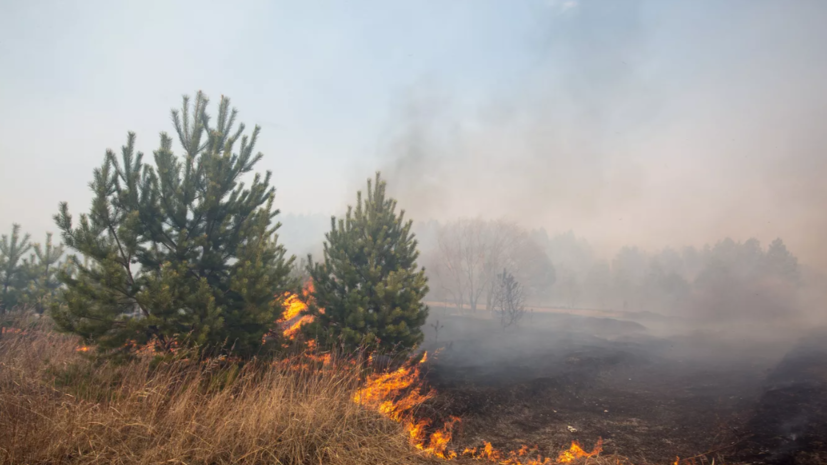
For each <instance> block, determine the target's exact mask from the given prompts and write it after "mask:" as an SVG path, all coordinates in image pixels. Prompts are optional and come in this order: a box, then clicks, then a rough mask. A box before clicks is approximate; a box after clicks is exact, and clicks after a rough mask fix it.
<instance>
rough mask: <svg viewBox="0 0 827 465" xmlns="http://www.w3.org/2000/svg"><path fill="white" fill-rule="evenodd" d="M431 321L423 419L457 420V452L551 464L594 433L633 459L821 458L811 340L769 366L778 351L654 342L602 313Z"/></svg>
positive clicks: (826, 357)
mask: <svg viewBox="0 0 827 465" xmlns="http://www.w3.org/2000/svg"><path fill="white" fill-rule="evenodd" d="M440 319H442V322H443V324H444V325H445V329H443V330H442V331H441V332H440V342H439V343H437V342H436V341H430V342H429V343H428V345H429V346H431V347H432V348H434V347H438V346H439V347H444V349H443V350H442V352H440V353H439V355H438V356H437V358H436V361H435V362H434V363H432V364H431V366H430V369H429V372H428V378H429V382H430V384H431V385H432V386H433V387H434V388H435V389H436V390H437V392H438V396H437V398H436V399H435V400H434V401H433V402H432V403H431V404H430V405H429V406H428V407H427V410H428V411H427V412H423V414H426V415H428V416H431V417H435V418H437V419H443V418H447V416H448V415H455V416H458V417H460V418H462V423H461V425H460V427H459V428H458V429H457V430H456V431H455V435H454V436H455V439H454V443H455V445H456V446H457V447H458V448H460V449H462V448H464V447H474V446H479V445H481V444H482V442H483V441H484V440H485V441H489V442H491V443H492V444H493V445H494V446H495V447H497V448H501V449H508V450H510V449H517V448H519V447H520V446H521V445H522V444H528V445H531V446H533V445H537V446H539V448H540V450H541V451H542V452H544V453H546V454H548V455H554V454H556V453H557V451H559V450H560V449H561V448H562V447H567V446H568V445H569V444H570V443H571V441H572V440H577V441H579V442H580V443H581V444H582V445H583V446H584V448H587V449H588V448H591V447H592V445H594V444H595V443H596V442H597V441H598V439H599V438H602V439H603V446H604V447H603V448H604V452H605V453H609V454H612V453H617V454H619V455H621V456H626V457H628V458H629V459H631V460H632V461H633V462H634V463H647V462H648V463H653V462H654V463H672V462H674V460H675V457H676V456H679V457H681V458H688V457H698V456H701V455H703V456H704V457H706V458H707V459H708V460H711V459H712V458H718V461H719V463H720V460H725V461H727V462H745V463H825V462H827V460H825V459H827V444H825V438H827V428H825V426H827V389H826V388H825V386H827V376H825V374H827V350H822V349H823V347H819V346H818V344H814V343H812V342H810V343H807V344H804V345H800V346H799V347H797V348H795V349H794V350H792V351H790V352H789V353H788V354H787V356H786V357H785V358H782V357H781V355H783V354H784V353H786V352H788V350H789V348H782V349H779V348H777V347H776V348H770V347H766V346H761V347H749V346H748V345H746V346H745V345H744V344H741V343H738V341H735V342H727V343H722V342H720V340H719V339H720V338H719V337H714V338H713V337H709V336H705V335H702V334H692V335H687V336H682V337H675V336H673V337H670V338H656V337H652V336H649V335H648V334H647V333H648V331H647V329H646V326H645V325H644V324H640V323H637V322H633V321H621V320H613V319H607V318H589V317H574V316H571V315H554V314H545V315H532V317H531V320H529V321H525V322H523V323H522V324H521V328H519V329H513V328H510V329H508V330H502V329H498V328H495V327H494V326H493V323H492V322H490V321H485V320H481V319H472V318H467V317H458V316H455V317H450V316H446V315H442V316H441V317H440ZM452 326H453V327H454V330H453V331H452V330H451V329H450V328H451V327H452ZM825 340H826V341H827V339H825ZM779 350H780V351H779ZM776 353H777V354H780V355H773V354H776Z"/></svg>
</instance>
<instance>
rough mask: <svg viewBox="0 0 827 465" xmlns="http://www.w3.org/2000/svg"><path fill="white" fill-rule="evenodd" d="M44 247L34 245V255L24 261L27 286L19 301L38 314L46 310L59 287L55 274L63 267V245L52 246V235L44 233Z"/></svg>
mask: <svg viewBox="0 0 827 465" xmlns="http://www.w3.org/2000/svg"><path fill="white" fill-rule="evenodd" d="M44 244H45V246H44V247H41V245H40V244H34V253H33V254H31V256H30V257H29V259H28V260H27V261H26V265H27V268H28V274H29V276H28V281H29V282H28V286H27V287H26V289H25V292H24V293H23V296H22V298H21V301H22V302H23V303H24V304H26V305H29V306H31V307H32V308H34V310H35V311H37V312H38V313H43V311H44V310H45V309H46V308H48V307H49V306H50V305H51V303H52V301H53V300H54V298H55V297H56V295H57V292H58V289H59V288H60V286H61V283H60V280H58V277H57V274H58V271H59V270H60V269H61V268H65V265H62V264H61V263H60V258H61V257H62V256H63V250H64V248H63V244H57V245H54V244H52V233H46V242H45V243H44Z"/></svg>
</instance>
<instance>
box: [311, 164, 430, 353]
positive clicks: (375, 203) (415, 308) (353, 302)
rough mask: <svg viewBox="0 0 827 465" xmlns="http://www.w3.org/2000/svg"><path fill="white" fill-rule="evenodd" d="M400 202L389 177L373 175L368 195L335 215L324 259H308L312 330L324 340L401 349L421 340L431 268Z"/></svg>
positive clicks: (327, 343)
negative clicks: (390, 190)
mask: <svg viewBox="0 0 827 465" xmlns="http://www.w3.org/2000/svg"><path fill="white" fill-rule="evenodd" d="M395 210H396V201H395V200H393V199H389V198H386V197H385V182H384V181H382V180H381V179H380V176H379V173H377V174H376V179H375V181H374V183H371V181H370V180H368V189H367V196H366V197H365V198H364V199H363V197H362V193H361V191H360V192H359V193H358V194H357V200H356V208H355V209H354V208H352V207H349V208H348V211H347V214H346V215H345V217H344V218H343V219H339V220H338V222H337V221H336V218H331V230H330V232H329V233H327V234H326V238H327V241H326V242H325V244H324V262H323V263H317V264H313V263H312V260H311V261H310V263H311V265H310V266H309V273H310V276H311V278H312V280H313V285H314V288H315V292H314V300H315V302H314V303H313V305H311V306H310V309H309V311H310V313H311V314H313V315H315V317H316V318H315V320H314V323H313V324H311V325H308V326H307V331H308V335H309V336H310V337H315V338H316V339H317V341H319V343H320V344H321V345H322V347H328V348H329V347H332V346H339V345H341V346H343V347H344V348H345V349H346V350H354V349H356V348H358V347H364V348H366V349H367V350H369V351H378V352H385V353H388V352H395V351H396V352H402V351H408V350H411V349H412V348H414V347H415V346H416V345H417V344H419V343H420V342H422V339H423V337H424V336H423V333H422V328H421V327H422V325H423V324H425V319H426V318H427V316H428V307H427V306H426V305H425V304H424V303H423V302H422V299H423V298H424V297H425V294H426V293H427V292H428V286H427V278H426V277H425V270H424V268H419V269H418V268H417V264H416V259H417V257H418V255H419V252H418V251H417V248H416V246H417V242H416V240H415V239H414V235H413V234H412V233H411V225H412V222H411V221H410V220H409V221H407V222H406V221H404V211H401V212H400V213H399V214H396V212H395Z"/></svg>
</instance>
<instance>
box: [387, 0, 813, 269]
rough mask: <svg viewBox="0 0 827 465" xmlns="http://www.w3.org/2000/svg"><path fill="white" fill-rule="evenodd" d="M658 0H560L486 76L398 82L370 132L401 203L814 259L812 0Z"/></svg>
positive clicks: (611, 247) (606, 237)
mask: <svg viewBox="0 0 827 465" xmlns="http://www.w3.org/2000/svg"><path fill="white" fill-rule="evenodd" d="M672 6H674V5H665V4H663V3H661V2H655V1H639V2H622V3H620V2H579V3H578V2H567V7H565V8H563V7H560V5H558V8H556V9H547V10H542V11H538V15H537V16H538V20H537V22H536V24H534V25H531V26H530V27H531V28H532V30H531V34H529V35H530V36H531V37H532V38H533V39H532V40H533V42H532V43H531V47H533V50H534V57H535V63H534V64H533V65H532V66H531V67H530V71H528V72H526V73H522V74H521V75H519V76H517V77H515V78H514V82H510V83H508V85H504V86H502V88H501V90H500V91H499V92H498V93H496V94H493V95H492V94H487V95H486V96H485V97H481V98H479V99H476V100H474V101H461V100H459V99H458V98H455V97H453V95H452V89H451V87H450V85H449V84H446V83H441V82H439V81H436V80H423V81H421V82H420V83H418V84H417V85H414V86H413V87H412V88H411V89H410V90H409V92H408V93H407V94H406V95H404V96H401V97H400V98H399V101H398V102H397V104H396V106H395V113H394V117H393V119H392V121H391V123H390V124H389V126H388V128H387V131H386V133H385V135H384V137H383V139H382V144H381V150H380V152H381V154H382V157H383V158H382V163H381V165H382V166H383V171H384V172H385V174H386V176H388V177H389V183H390V186H391V191H392V193H393V194H394V195H395V196H397V197H398V198H399V200H400V205H402V206H404V207H405V208H406V209H407V210H408V212H409V213H410V215H411V216H412V217H413V218H415V219H418V220H425V219H432V218H433V219H438V220H448V219H452V218H456V217H458V216H465V217H474V216H477V215H480V216H483V217H487V218H503V217H505V218H508V219H511V220H514V221H517V222H519V223H520V224H523V225H525V226H526V227H529V228H539V227H544V228H546V229H547V230H548V231H566V230H569V229H573V230H574V231H576V232H577V233H579V234H582V235H583V236H585V237H586V238H587V239H588V240H589V241H590V242H591V243H592V244H594V245H595V247H596V249H597V251H598V252H600V253H602V254H604V255H608V256H610V255H611V254H613V253H615V252H616V251H617V250H618V249H619V248H620V247H621V246H625V245H636V246H639V247H643V248H645V249H650V250H653V249H658V248H661V247H665V246H673V247H675V246H682V245H694V246H697V247H700V246H702V245H703V244H705V243H713V244H714V243H715V242H717V241H719V240H721V239H723V238H725V237H732V238H733V239H735V240H737V241H745V240H747V239H749V238H751V237H755V238H757V239H759V240H760V241H761V242H762V243H764V244H768V243H769V242H771V241H772V240H773V239H775V238H776V237H781V238H783V239H784V241H785V243H787V244H788V245H789V247H790V249H791V250H793V251H795V253H796V254H798V256H799V257H800V258H801V261H802V262H803V263H804V264H805V265H809V266H813V267H817V268H820V269H822V270H824V269H827V247H825V246H824V244H823V237H824V233H825V231H827V212H826V211H825V208H824V205H827V187H826V186H827V183H825V182H823V173H825V172H827V156H825V150H826V149H827V135H825V132H824V131H823V130H822V128H821V125H822V124H823V121H824V120H825V117H827V94H825V93H824V92H823V83H824V82H827V62H826V61H825V60H823V59H820V58H819V57H818V54H819V53H820V52H819V50H818V47H817V46H815V44H818V43H825V42H826V41H827V30H825V29H824V28H823V27H821V26H820V25H823V24H824V21H825V20H827V6H825V5H824V4H820V3H818V2H804V3H796V4H794V5H792V4H781V3H774V2H749V3H748V4H747V3H746V2H733V3H726V4H722V3H718V4H715V5H711V4H710V5H707V7H708V8H689V7H687V8H684V9H680V8H678V9H677V11H676V10H675V9H673V8H672ZM791 10H795V11H791ZM687 38H688V39H689V42H688V43H687V42H686V41H685V39H687Z"/></svg>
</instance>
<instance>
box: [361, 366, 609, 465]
mask: <svg viewBox="0 0 827 465" xmlns="http://www.w3.org/2000/svg"><path fill="white" fill-rule="evenodd" d="M413 360H415V357H411V359H409V361H408V362H407V363H406V364H405V365H403V366H402V367H400V368H399V369H397V370H395V371H391V372H388V373H377V374H373V375H371V376H369V377H368V378H367V380H366V381H365V383H364V385H363V386H362V387H361V388H360V389H358V390H357V391H356V392H355V393H354V394H353V401H354V402H356V403H358V404H361V405H362V406H363V407H365V408H368V409H371V410H374V411H376V412H378V413H380V414H382V415H383V416H385V417H387V418H389V419H391V420H393V421H396V422H398V423H402V424H403V425H404V428H405V431H406V432H407V434H408V439H409V440H410V443H411V445H412V446H413V447H415V448H416V449H418V450H420V451H422V452H424V453H425V454H427V455H431V456H435V457H438V458H441V459H445V460H453V459H456V458H457V457H458V454H457V453H456V452H455V451H453V450H450V449H449V447H450V445H451V440H452V439H453V429H454V427H455V426H456V425H457V424H459V423H460V422H461V420H460V418H458V417H454V416H452V417H450V418H449V419H448V421H446V422H445V423H444V424H443V425H442V427H441V428H438V429H437V430H436V431H434V432H432V433H431V434H427V430H428V429H429V427H430V426H431V424H432V421H431V420H430V419H428V418H424V419H423V418H416V417H415V415H414V413H415V411H416V408H417V407H419V406H420V405H422V404H423V403H425V402H426V401H428V400H429V399H432V398H433V397H434V396H435V394H436V393H435V392H434V391H433V390H432V389H430V388H426V387H425V386H424V381H423V379H422V373H421V366H422V365H423V364H424V363H425V362H427V360H428V353H427V352H425V353H423V354H422V358H421V359H420V361H419V363H414V362H413ZM602 449H603V444H602V440H599V441H598V442H597V445H596V446H595V447H594V449H593V450H592V451H591V452H586V451H585V450H584V449H583V448H582V447H581V446H580V445H579V444H578V443H577V442H572V443H571V447H569V449H567V450H565V451H563V452H561V453H560V455H559V456H558V457H557V459H556V460H554V459H552V458H551V457H543V456H542V455H541V454H537V455H536V456H534V457H531V456H530V455H532V454H534V453H537V447H536V446H535V447H533V448H530V447H529V446H527V445H523V446H522V447H520V448H519V449H517V450H514V451H507V452H504V451H500V450H497V449H496V448H494V446H493V445H492V444H491V443H490V442H487V441H483V447H482V448H476V447H474V448H466V449H465V450H464V451H463V452H462V455H463V456H466V457H470V458H473V459H476V460H485V461H488V462H494V463H497V464H500V465H552V464H561V463H569V462H572V461H574V460H576V459H580V458H589V457H594V456H596V455H598V454H599V453H600V452H601V451H602Z"/></svg>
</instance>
